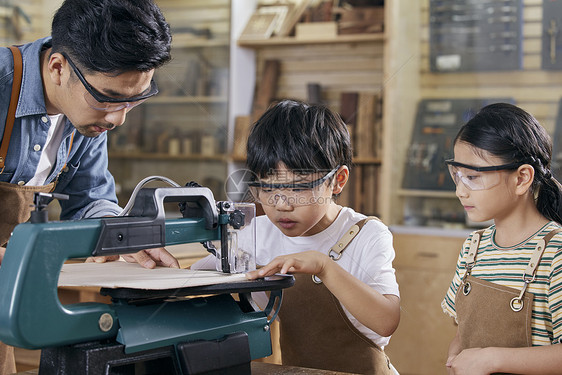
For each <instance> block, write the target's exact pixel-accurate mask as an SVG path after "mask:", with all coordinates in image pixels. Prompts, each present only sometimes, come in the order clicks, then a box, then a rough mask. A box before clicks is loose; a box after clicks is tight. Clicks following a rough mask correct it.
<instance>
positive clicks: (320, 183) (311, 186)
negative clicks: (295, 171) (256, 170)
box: [248, 166, 339, 206]
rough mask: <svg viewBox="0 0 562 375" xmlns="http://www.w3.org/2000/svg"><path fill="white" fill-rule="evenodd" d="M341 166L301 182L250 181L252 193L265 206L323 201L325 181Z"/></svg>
mask: <svg viewBox="0 0 562 375" xmlns="http://www.w3.org/2000/svg"><path fill="white" fill-rule="evenodd" d="M338 169H339V166H338V167H336V168H334V169H332V170H331V171H330V172H328V173H327V174H326V175H324V176H323V177H321V178H319V179H317V180H314V181H310V182H301V183H265V182H261V181H252V182H249V183H248V186H249V188H250V193H251V194H252V196H253V198H254V200H255V201H256V202H257V203H261V204H262V205H265V206H276V205H277V204H286V205H290V206H306V205H310V204H318V203H322V202H321V199H324V198H323V195H324V193H325V192H326V189H327V188H328V186H327V184H325V183H324V182H325V181H326V180H328V179H329V178H331V177H332V176H333V175H334V174H335V173H336V171H337V170H338Z"/></svg>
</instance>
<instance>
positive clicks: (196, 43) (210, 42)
mask: <svg viewBox="0 0 562 375" xmlns="http://www.w3.org/2000/svg"><path fill="white" fill-rule="evenodd" d="M228 46H229V41H228V40H227V39H203V38H193V37H190V36H189V35H187V36H185V37H184V36H182V34H173V35H172V48H200V47H228Z"/></svg>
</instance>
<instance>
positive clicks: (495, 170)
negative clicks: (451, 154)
mask: <svg viewBox="0 0 562 375" xmlns="http://www.w3.org/2000/svg"><path fill="white" fill-rule="evenodd" d="M445 164H447V166H448V167H449V173H450V174H451V177H452V178H453V181H454V182H455V185H458V183H459V181H461V182H462V183H463V184H464V186H466V188H467V189H469V190H487V189H490V188H493V187H494V186H496V185H498V184H499V183H500V181H501V171H503V170H514V169H517V168H519V167H520V166H521V163H509V164H502V165H491V166H486V167H475V166H472V165H467V164H463V163H459V162H457V161H454V160H453V159H449V160H445Z"/></svg>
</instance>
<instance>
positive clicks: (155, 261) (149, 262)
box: [86, 247, 180, 268]
mask: <svg viewBox="0 0 562 375" xmlns="http://www.w3.org/2000/svg"><path fill="white" fill-rule="evenodd" d="M122 257H123V259H125V260H126V261H127V262H129V263H138V264H140V265H141V266H143V267H144V268H154V267H156V266H163V267H170V268H180V264H179V263H178V260H177V259H176V258H175V257H174V256H173V255H172V254H170V253H169V252H168V250H166V249H165V248H163V247H158V248H154V249H148V250H141V251H139V252H138V253H134V254H124V255H122ZM118 259H119V255H111V256H101V257H89V258H88V259H86V263H91V262H96V263H105V262H111V261H114V260H118Z"/></svg>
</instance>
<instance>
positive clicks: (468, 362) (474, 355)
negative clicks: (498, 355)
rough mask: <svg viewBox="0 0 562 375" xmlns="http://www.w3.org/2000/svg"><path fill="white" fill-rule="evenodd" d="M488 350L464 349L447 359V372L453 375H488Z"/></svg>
mask: <svg viewBox="0 0 562 375" xmlns="http://www.w3.org/2000/svg"><path fill="white" fill-rule="evenodd" d="M487 349H488V348H484V349H482V348H472V349H465V350H463V351H462V352H460V353H459V354H458V355H457V356H453V357H449V358H448V359H447V371H448V373H449V374H454V375H488V374H490V373H491V372H492V371H491V369H490V367H489V365H490V362H489V360H493V358H490V356H489V355H488V354H489V351H488V350H487Z"/></svg>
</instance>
